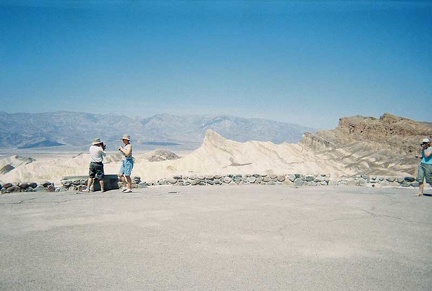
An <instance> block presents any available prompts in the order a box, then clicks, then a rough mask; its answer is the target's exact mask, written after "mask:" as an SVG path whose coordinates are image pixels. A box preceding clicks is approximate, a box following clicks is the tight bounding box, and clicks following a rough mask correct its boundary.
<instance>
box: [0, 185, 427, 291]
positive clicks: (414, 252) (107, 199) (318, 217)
mask: <svg viewBox="0 0 432 291" xmlns="http://www.w3.org/2000/svg"><path fill="white" fill-rule="evenodd" d="M428 191H429V192H430V189H428ZM416 193H417V189H414V188H407V189H397V188H366V187H343V186H338V187H331V186H326V187H301V188H288V187H284V186H260V185H241V186H193V187H192V186H191V187H174V186H170V187H150V188H145V189H135V191H134V192H133V193H122V192H120V191H118V190H112V191H108V192H105V193H100V192H95V193H89V194H88V193H76V192H60V193H15V194H5V195H1V196H0V256H1V260H0V290H42V289H43V290H118V289H124V290H208V289H211V290H234V289H237V290H431V289H432V247H431V246H432V197H430V196H425V197H416V196H414V194H416Z"/></svg>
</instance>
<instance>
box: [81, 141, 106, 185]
mask: <svg viewBox="0 0 432 291" xmlns="http://www.w3.org/2000/svg"><path fill="white" fill-rule="evenodd" d="M105 148H106V145H105V144H104V143H103V142H102V141H101V140H100V139H99V138H95V139H94V140H93V142H92V145H91V146H90V149H89V153H90V165H89V179H88V185H87V190H86V192H90V191H92V189H94V187H93V184H94V181H95V179H97V180H99V183H100V186H101V191H102V192H105V190H104V188H105V187H104V180H103V177H104V175H105V173H104V165H103V159H104V157H105V156H106V153H105Z"/></svg>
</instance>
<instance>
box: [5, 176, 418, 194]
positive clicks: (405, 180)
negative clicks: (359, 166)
mask: <svg viewBox="0 0 432 291" xmlns="http://www.w3.org/2000/svg"><path fill="white" fill-rule="evenodd" d="M87 179H88V177H86V176H75V177H65V178H63V179H62V181H61V186H59V187H55V186H54V183H51V182H44V183H40V184H38V183H15V184H14V183H5V184H3V185H1V184H0V191H1V194H4V193H13V192H55V191H56V192H59V191H82V190H86V189H87ZM104 182H105V190H113V189H119V188H120V187H121V185H120V183H119V181H118V178H117V175H106V176H105V178H104ZM132 182H133V187H134V188H145V187H148V186H159V185H176V186H207V185H247V184H257V185H285V186H293V187H301V186H328V185H331V186H365V187H405V188H406V187H418V186H419V183H418V182H417V181H416V180H415V178H414V177H382V176H366V175H358V176H355V177H339V178H337V179H331V177H330V176H329V175H325V174H321V175H302V174H288V175H258V174H255V175H223V176H222V175H206V176H198V175H192V176H181V175H177V176H173V177H172V178H168V179H160V180H157V181H152V182H145V181H141V178H140V177H133V178H132ZM94 190H95V191H98V190H100V185H99V183H98V182H96V183H95V189H94Z"/></svg>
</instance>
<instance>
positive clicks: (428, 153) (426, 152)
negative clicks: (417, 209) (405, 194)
mask: <svg viewBox="0 0 432 291" xmlns="http://www.w3.org/2000/svg"><path fill="white" fill-rule="evenodd" d="M430 145H431V142H430V139H428V138H424V139H423V140H422V143H421V144H420V146H421V148H422V151H421V153H422V155H421V162H420V166H419V168H418V173H417V181H418V182H419V193H418V196H423V192H424V182H425V180H426V183H429V184H430V185H431V186H432V147H431V146H430Z"/></svg>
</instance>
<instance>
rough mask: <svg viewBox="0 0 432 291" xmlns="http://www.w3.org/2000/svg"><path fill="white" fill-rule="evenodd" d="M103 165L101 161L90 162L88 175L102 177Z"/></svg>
mask: <svg viewBox="0 0 432 291" xmlns="http://www.w3.org/2000/svg"><path fill="white" fill-rule="evenodd" d="M104 174H105V173H104V165H103V163H95V162H91V163H90V167H89V177H90V178H97V179H102V178H103V176H104Z"/></svg>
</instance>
